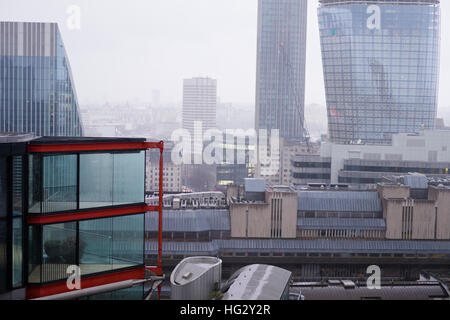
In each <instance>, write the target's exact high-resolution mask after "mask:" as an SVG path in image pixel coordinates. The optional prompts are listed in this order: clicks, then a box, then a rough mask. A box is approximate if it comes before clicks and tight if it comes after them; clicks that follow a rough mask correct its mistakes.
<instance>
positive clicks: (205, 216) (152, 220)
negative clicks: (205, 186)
mask: <svg viewBox="0 0 450 320" xmlns="http://www.w3.org/2000/svg"><path fill="white" fill-rule="evenodd" d="M230 228H231V227H230V214H229V211H228V210H227V209H222V210H220V209H200V210H164V211H163V230H164V231H169V232H170V231H172V232H201V231H210V230H221V231H229V230H230ZM145 230H146V231H157V230H158V215H157V214H155V213H152V212H149V213H147V214H146V216H145Z"/></svg>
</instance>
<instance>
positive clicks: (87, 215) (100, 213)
mask: <svg viewBox="0 0 450 320" xmlns="http://www.w3.org/2000/svg"><path fill="white" fill-rule="evenodd" d="M149 211H155V212H157V211H159V206H147V205H139V206H129V207H120V208H110V209H93V210H87V211H74V212H66V213H55V214H47V215H45V216H38V215H36V216H32V215H29V216H28V217H27V223H28V224H46V223H61V222H68V221H77V220H86V219H96V218H106V217H114V216H120V215H131V214H137V213H143V212H149Z"/></svg>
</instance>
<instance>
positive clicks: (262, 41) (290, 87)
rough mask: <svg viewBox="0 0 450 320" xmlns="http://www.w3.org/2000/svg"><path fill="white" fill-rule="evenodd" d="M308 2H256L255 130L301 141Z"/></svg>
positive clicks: (270, 0)
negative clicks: (273, 130)
mask: <svg viewBox="0 0 450 320" xmlns="http://www.w3.org/2000/svg"><path fill="white" fill-rule="evenodd" d="M307 9H308V2H307V0H301V1H299V0H259V2H258V48H257V73H256V113H255V124H256V129H257V130H258V129H267V130H268V131H269V133H270V130H271V129H279V130H280V137H282V138H285V139H287V140H303V138H304V130H303V126H304V105H305V64H306V29H307V11H308V10H307Z"/></svg>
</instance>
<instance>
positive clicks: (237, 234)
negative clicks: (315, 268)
mask: <svg viewBox="0 0 450 320" xmlns="http://www.w3.org/2000/svg"><path fill="white" fill-rule="evenodd" d="M245 192H246V193H247V192H253V190H252V189H248V188H246V189H245ZM254 192H256V193H259V190H257V191H254ZM261 197H263V198H264V200H263V201H261V200H256V201H253V200H248V198H247V199H245V200H241V201H239V200H237V201H233V200H232V201H231V203H230V219H231V236H232V237H233V238H269V239H289V238H295V237H296V227H295V225H296V219H297V193H296V192H295V190H293V189H291V188H289V187H282V186H278V187H277V186H275V187H269V188H267V189H266V190H265V191H264V192H261Z"/></svg>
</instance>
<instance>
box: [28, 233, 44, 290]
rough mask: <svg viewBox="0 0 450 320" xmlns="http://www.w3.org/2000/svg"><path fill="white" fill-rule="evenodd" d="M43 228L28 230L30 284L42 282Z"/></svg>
mask: <svg viewBox="0 0 450 320" xmlns="http://www.w3.org/2000/svg"><path fill="white" fill-rule="evenodd" d="M40 234H41V226H37V225H34V226H30V227H29V228H28V282H29V283H40V282H41V259H42V245H41V240H40V239H41V238H40Z"/></svg>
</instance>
